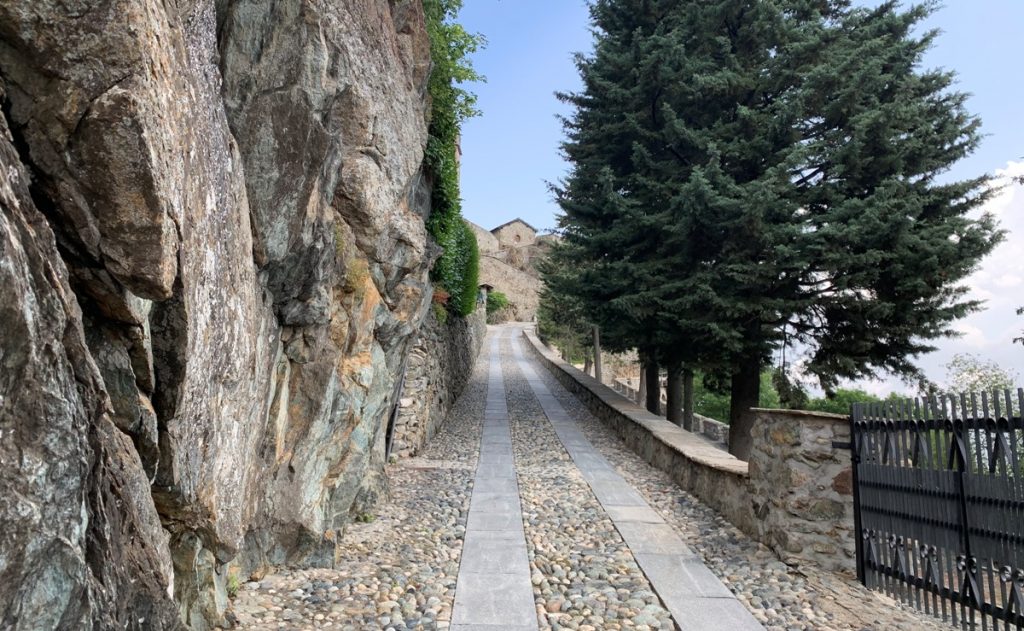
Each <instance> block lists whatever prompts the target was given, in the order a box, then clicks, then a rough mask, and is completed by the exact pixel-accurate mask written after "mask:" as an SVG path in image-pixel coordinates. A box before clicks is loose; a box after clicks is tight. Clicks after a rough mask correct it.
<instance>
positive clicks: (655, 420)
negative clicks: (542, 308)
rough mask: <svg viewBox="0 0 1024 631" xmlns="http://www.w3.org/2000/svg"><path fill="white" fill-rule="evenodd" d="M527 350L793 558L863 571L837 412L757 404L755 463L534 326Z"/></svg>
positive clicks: (634, 440) (680, 476) (736, 519)
mask: <svg viewBox="0 0 1024 631" xmlns="http://www.w3.org/2000/svg"><path fill="white" fill-rule="evenodd" d="M526 337H527V340H528V344H527V346H528V348H530V349H531V350H532V351H533V352H534V353H535V354H536V356H537V357H538V358H539V359H540V360H541V363H542V364H543V365H544V366H545V367H546V368H547V369H548V370H549V371H550V372H551V374H552V375H554V377H555V378H556V379H558V381H559V382H561V383H562V385H563V386H565V387H566V388H567V389H568V390H569V391H570V392H572V393H573V394H574V395H576V396H577V397H578V398H579V399H580V400H581V401H582V402H583V403H584V404H585V405H586V406H587V407H588V408H589V410H590V412H591V413H592V414H593V415H594V416H595V417H597V418H598V419H600V420H601V421H602V422H605V423H607V424H608V425H609V426H610V427H612V428H613V429H614V430H615V431H616V433H618V434H619V436H620V437H621V438H622V440H623V442H625V443H626V444H627V445H629V447H630V448H631V449H633V451H635V452H636V453H637V454H638V455H640V456H641V457H642V458H644V459H645V460H646V461H647V462H649V463H650V464H652V465H654V466H655V467H657V468H659V469H661V470H662V471H664V472H666V473H668V474H669V475H670V476H672V479H673V480H674V481H675V482H676V484H678V485H679V486H680V487H681V488H683V489H685V490H686V491H688V492H690V493H692V494H693V495H695V496H696V497H698V498H699V499H700V500H701V501H702V502H704V503H705V504H707V505H708V506H710V507H711V508H713V509H714V510H715V511H717V512H718V513H719V514H720V515H722V517H724V518H725V519H727V520H728V521H729V522H731V523H732V524H733V525H735V526H736V527H737V528H739V529H740V530H742V531H743V532H745V533H747V534H748V535H750V536H751V537H752V538H754V539H756V540H757V541H760V542H761V543H764V544H765V545H767V546H768V547H769V548H771V549H772V550H773V551H774V552H775V553H776V554H778V555H779V558H781V559H782V560H783V561H785V562H786V563H788V564H790V565H794V566H799V565H801V564H805V563H809V564H813V565H815V566H817V567H820V568H823V569H826V570H831V571H836V572H840V573H843V574H852V573H853V572H854V554H855V552H854V538H853V496H852V469H851V465H850V452H849V451H847V450H845V449H842V448H833V447H832V443H833V441H838V442H848V441H849V426H848V425H849V422H848V420H847V418H846V417H844V416H840V415H836V414H824V413H817V412H813V413H812V412H801V411H794V410H757V420H756V422H755V424H754V429H753V432H752V435H753V438H754V448H753V452H752V454H751V459H750V462H749V463H747V462H743V461H742V460H738V459H737V458H735V457H734V456H732V455H731V454H729V453H728V452H725V451H722V450H721V449H720V448H719V446H718V445H716V444H715V443H713V442H711V441H710V440H707V439H705V438H704V437H703V436H701V435H698V434H694V433H692V432H687V431H685V430H683V429H682V428H680V427H678V426H677V425H675V424H673V423H670V422H669V421H667V420H665V419H663V418H660V417H657V416H655V415H653V414H651V413H650V412H648V411H647V410H645V409H643V408H641V407H639V406H638V405H636V404H635V403H633V401H631V400H630V399H628V398H627V397H626V396H623V395H621V394H619V393H617V392H615V391H614V390H612V389H611V388H609V387H607V386H605V385H603V384H600V383H598V382H597V380H595V379H594V378H593V377H590V376H589V375H586V374H584V373H583V372H581V371H580V370H578V369H577V368H575V367H573V366H571V365H569V364H567V363H565V362H563V361H562V360H561V359H559V358H558V356H557V355H556V354H555V353H554V352H553V351H551V350H550V349H548V348H547V347H546V346H544V344H543V343H542V342H541V341H540V340H538V339H537V337H536V336H535V335H534V334H533V332H532V331H530V330H527V331H526Z"/></svg>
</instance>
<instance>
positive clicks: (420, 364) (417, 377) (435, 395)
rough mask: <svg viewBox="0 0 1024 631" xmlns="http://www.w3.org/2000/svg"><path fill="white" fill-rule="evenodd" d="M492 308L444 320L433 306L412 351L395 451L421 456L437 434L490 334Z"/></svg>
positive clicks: (399, 453)
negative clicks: (439, 318) (488, 310)
mask: <svg viewBox="0 0 1024 631" xmlns="http://www.w3.org/2000/svg"><path fill="white" fill-rule="evenodd" d="M486 317H487V312H486V310H485V309H484V308H482V307H481V308H479V309H477V310H476V311H475V312H473V313H472V314H471V315H470V316H469V317H466V318H456V317H454V316H449V317H448V321H447V322H446V323H444V324H442V323H441V322H439V321H438V320H437V318H436V316H435V315H434V313H433V311H431V313H430V315H429V316H428V317H427V320H426V321H425V322H424V323H423V327H422V328H421V329H420V334H419V337H418V338H417V340H416V344H415V346H414V347H413V349H412V353H411V354H410V355H409V359H408V364H407V366H406V373H405V386H404V388H403V389H402V398H401V400H400V405H401V407H400V409H399V413H398V419H397V420H396V421H395V436H394V442H393V443H392V451H391V453H392V454H394V455H397V456H398V457H400V458H407V457H410V456H415V455H416V453H417V452H419V450H420V449H422V448H423V446H424V445H425V444H426V443H427V441H429V440H430V439H431V438H433V436H434V435H435V434H436V433H437V430H438V429H440V427H441V423H443V422H444V419H445V418H446V417H447V416H448V412H449V410H451V407H452V405H453V404H454V403H455V400H456V399H457V398H458V396H459V394H461V393H462V389H463V388H465V387H466V383H468V382H469V377H470V375H471V374H472V373H473V364H474V363H475V362H476V358H477V356H478V355H479V354H480V347H481V345H482V344H483V340H484V335H485V334H486V333H487V324H486V322H485V319H486Z"/></svg>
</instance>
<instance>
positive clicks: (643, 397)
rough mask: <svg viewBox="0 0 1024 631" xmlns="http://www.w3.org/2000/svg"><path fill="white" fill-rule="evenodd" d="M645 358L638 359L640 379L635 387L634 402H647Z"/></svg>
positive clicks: (641, 403)
mask: <svg viewBox="0 0 1024 631" xmlns="http://www.w3.org/2000/svg"><path fill="white" fill-rule="evenodd" d="M644 362H645V360H644V359H643V358H641V359H640V381H639V382H638V384H637V387H636V404H637V405H646V404H647V376H646V375H647V371H646V368H645V367H644Z"/></svg>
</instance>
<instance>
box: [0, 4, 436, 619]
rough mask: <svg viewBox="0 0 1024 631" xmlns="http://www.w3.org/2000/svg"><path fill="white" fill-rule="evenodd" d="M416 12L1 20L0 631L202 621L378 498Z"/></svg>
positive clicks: (415, 114) (322, 555)
mask: <svg viewBox="0 0 1024 631" xmlns="http://www.w3.org/2000/svg"><path fill="white" fill-rule="evenodd" d="M429 60H430V55H429V39H428V36H427V33H426V28H425V25H424V17H423V13H422V6H421V4H420V3H419V2H415V1H413V0H341V1H333V0H332V1H329V2H328V1H326V0H296V1H294V2H276V1H274V0H177V1H171V2H167V1H164V0H70V1H69V0H2V1H0V110H2V121H0V123H2V125H0V167H2V174H0V178H2V179H0V182H2V189H0V206H2V213H3V214H2V219H0V221H2V224H0V305H2V306H0V310H2V316H3V317H2V318H0V323H2V327H3V328H2V334H0V497H2V498H3V499H0V523H2V524H3V528H0V530H2V534H0V576H2V577H3V579H4V583H5V584H6V585H9V586H16V587H10V588H5V589H3V590H0V627H2V628H4V629H8V628H10V629H32V630H35V629H50V628H75V629H78V628H90V627H91V628H138V629H156V628H176V627H179V626H180V625H182V624H186V625H188V626H190V627H191V628H194V629H204V628H209V627H210V626H212V625H215V624H219V623H221V622H223V614H224V611H225V608H226V606H227V598H226V586H227V583H228V577H229V576H236V575H240V576H250V575H252V574H258V573H260V572H262V571H264V568H266V567H269V566H271V565H281V564H289V565H306V566H323V565H329V564H331V563H332V562H333V560H334V554H335V551H334V542H335V541H336V539H337V532H338V531H340V529H341V528H343V527H344V525H345V524H346V523H348V522H349V521H350V519H351V518H352V517H353V516H354V515H357V514H359V513H361V512H363V511H365V510H366V507H367V506H370V505H372V504H373V502H374V501H375V500H376V499H377V498H378V497H379V496H381V495H382V494H384V493H385V492H386V488H385V486H384V483H385V478H384V475H383V469H384V462H383V453H384V450H383V447H382V446H383V441H384V433H385V431H384V430H385V424H386V420H387V418H388V414H389V412H390V409H391V406H392V404H393V403H394V400H395V398H396V393H395V383H396V382H397V381H398V378H399V376H400V374H401V371H402V368H403V360H404V357H405V356H406V355H407V352H408V347H409V346H410V344H411V343H412V340H413V338H414V337H415V334H416V331H417V329H418V327H419V326H420V322H421V321H422V318H423V316H424V314H425V313H426V309H427V307H428V304H429V299H430V291H429V290H428V289H429V283H428V278H427V270H428V269H429V267H430V265H431V263H432V260H433V258H434V256H435V255H436V252H435V251H436V248H435V247H433V246H432V245H430V244H429V242H428V239H427V235H426V230H425V228H424V218H425V216H426V215H427V214H428V213H429V185H428V183H427V182H425V180H424V178H423V176H422V173H421V172H420V167H421V164H422V159H423V150H424V146H425V142H426V134H427V121H426V117H427V113H428V107H429V105H428V103H427V98H426V86H427V79H428V74H429V63H430V61H429Z"/></svg>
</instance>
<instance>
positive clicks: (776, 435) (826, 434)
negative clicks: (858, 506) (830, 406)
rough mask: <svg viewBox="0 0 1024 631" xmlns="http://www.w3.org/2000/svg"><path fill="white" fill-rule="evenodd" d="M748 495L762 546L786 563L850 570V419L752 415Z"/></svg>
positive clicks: (795, 412)
mask: <svg viewBox="0 0 1024 631" xmlns="http://www.w3.org/2000/svg"><path fill="white" fill-rule="evenodd" d="M753 436H754V441H753V449H752V450H751V453H750V463H749V464H750V478H749V479H750V491H751V498H752V502H753V503H752V508H753V510H754V514H755V516H756V517H757V522H758V524H759V528H760V531H761V533H762V541H764V543H765V544H767V545H768V546H769V547H771V548H772V549H773V550H775V551H776V552H777V553H778V554H779V555H780V556H781V557H782V559H783V560H784V561H786V562H787V563H792V564H796V563H798V562H799V561H800V560H805V559H810V560H812V561H814V563H816V564H817V565H819V566H821V567H825V568H827V569H832V570H839V571H845V572H849V571H851V570H852V569H853V567H854V565H853V564H854V558H855V557H854V555H855V548H854V545H855V541H854V532H853V470H852V469H851V465H850V452H849V451H847V450H845V449H841V448H833V447H832V443H833V441H835V442H839V443H848V442H849V441H850V424H849V419H847V417H845V416H841V415H838V414H825V413H818V412H814V413H811V412H802V411H799V410H757V421H756V422H755V424H754V429H753Z"/></svg>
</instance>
